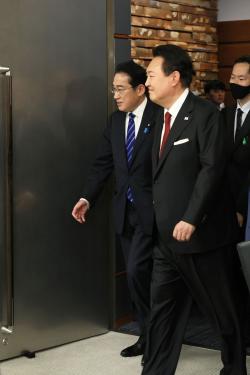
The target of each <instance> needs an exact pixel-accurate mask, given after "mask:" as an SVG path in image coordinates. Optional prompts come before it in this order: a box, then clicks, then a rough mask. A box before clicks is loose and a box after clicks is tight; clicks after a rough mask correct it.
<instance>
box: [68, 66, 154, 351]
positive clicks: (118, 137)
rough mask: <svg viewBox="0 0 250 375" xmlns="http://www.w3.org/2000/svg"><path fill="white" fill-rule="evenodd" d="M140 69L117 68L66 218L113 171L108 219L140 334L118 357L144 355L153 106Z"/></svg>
mask: <svg viewBox="0 0 250 375" xmlns="http://www.w3.org/2000/svg"><path fill="white" fill-rule="evenodd" d="M145 81H146V71H145V69H144V68H142V67H141V66H140V65H138V64H136V63H134V62H133V61H128V62H124V63H121V64H119V65H118V66H117V67H116V70H115V75H114V79H113V90H112V92H113V95H114V99H115V101H116V104H117V107H118V110H117V111H115V112H114V113H112V114H111V116H110V119H109V122H108V125H107V127H106V128H105V130H104V133H103V136H102V139H101V144H100V148H99V152H98V154H97V156H96V159H95V161H94V163H93V165H92V169H91V171H90V173H89V174H88V175H87V176H86V182H85V186H84V189H83V191H82V193H81V197H82V198H81V199H80V200H79V201H78V202H77V203H76V205H75V206H74V208H73V211H72V215H73V217H74V218H75V219H76V220H77V221H78V222H79V223H85V221H86V214H87V212H88V210H90V209H92V207H93V205H94V203H95V201H96V199H97V198H98V196H99V195H100V192H101V191H102V189H103V186H104V184H105V182H106V181H107V179H108V178H109V176H110V175H111V174H112V173H113V172H114V176H115V181H116V184H115V193H114V221H115V229H116V233H117V234H118V237H119V240H120V243H121V247H122V250H123V254H124V259H125V263H126V271H127V280H128V287H129V291H130V296H131V300H132V304H133V307H134V310H135V314H136V317H137V319H138V322H139V325H140V330H141V336H140V337H139V339H138V341H137V342H136V343H135V344H134V345H132V346H129V347H127V348H125V349H123V350H122V351H121V355H122V356H123V357H131V356H137V355H141V354H143V353H144V348H145V340H146V333H145V332H146V321H147V318H148V313H149V305H150V280H151V271H152V246H153V244H152V235H153V222H154V219H153V203H152V166H151V164H152V163H151V149H152V143H153V134H154V124H155V117H156V113H157V111H158V109H159V108H158V106H157V105H156V104H154V103H152V102H151V101H150V100H149V99H147V96H146V87H145Z"/></svg>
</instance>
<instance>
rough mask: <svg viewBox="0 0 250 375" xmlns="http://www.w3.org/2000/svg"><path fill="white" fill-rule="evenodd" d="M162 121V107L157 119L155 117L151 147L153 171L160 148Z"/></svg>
mask: <svg viewBox="0 0 250 375" xmlns="http://www.w3.org/2000/svg"><path fill="white" fill-rule="evenodd" d="M163 122H164V109H163V108H162V110H161V111H160V112H159V115H158V116H157V119H156V128H155V135H154V143H153V149H152V162H153V171H155V170H156V168H157V164H158V160H159V150H160V142H161V133H162V126H163Z"/></svg>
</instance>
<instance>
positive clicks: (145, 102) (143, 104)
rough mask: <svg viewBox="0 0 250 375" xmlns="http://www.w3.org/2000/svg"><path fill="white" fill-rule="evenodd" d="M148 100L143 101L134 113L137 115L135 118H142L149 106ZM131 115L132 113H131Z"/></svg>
mask: <svg viewBox="0 0 250 375" xmlns="http://www.w3.org/2000/svg"><path fill="white" fill-rule="evenodd" d="M147 101H148V100H147V98H146V97H145V99H144V100H143V102H142V103H141V104H140V105H138V107H137V108H136V109H135V110H134V111H133V114H134V115H135V117H139V118H140V117H142V115H143V112H144V110H145V108H146V105H147ZM129 113H130V112H129Z"/></svg>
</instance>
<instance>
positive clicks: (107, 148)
mask: <svg viewBox="0 0 250 375" xmlns="http://www.w3.org/2000/svg"><path fill="white" fill-rule="evenodd" d="M111 128H112V118H110V120H109V123H108V125H107V127H106V128H105V130H104V132H103V135H102V138H101V141H100V144H99V148H98V152H97V156H96V158H95V160H94V162H93V164H92V167H91V169H90V173H89V174H88V176H87V180H86V183H85V186H84V189H83V192H82V197H83V198H85V199H87V200H88V201H89V203H90V206H93V204H94V202H95V200H96V199H97V197H98V195H99V194H100V193H101V191H102V189H103V187H104V185H105V182H106V181H107V180H108V178H109V177H110V175H111V173H112V172H113V168H114V163H113V152H112V143H111Z"/></svg>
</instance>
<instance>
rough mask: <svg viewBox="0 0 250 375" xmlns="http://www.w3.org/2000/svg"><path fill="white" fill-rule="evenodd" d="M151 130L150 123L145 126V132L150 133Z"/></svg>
mask: <svg viewBox="0 0 250 375" xmlns="http://www.w3.org/2000/svg"><path fill="white" fill-rule="evenodd" d="M149 130H150V124H148V125H147V126H146V127H145V128H144V131H143V132H144V134H147V133H149Z"/></svg>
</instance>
